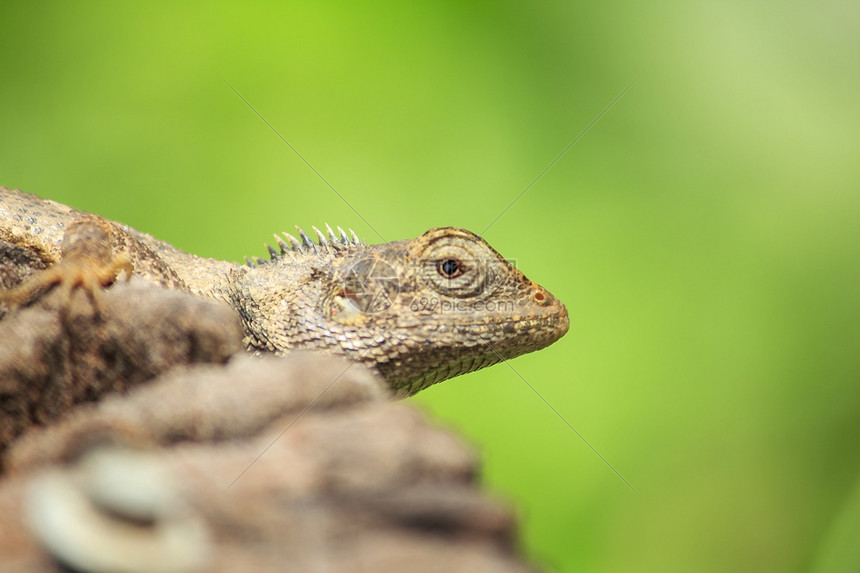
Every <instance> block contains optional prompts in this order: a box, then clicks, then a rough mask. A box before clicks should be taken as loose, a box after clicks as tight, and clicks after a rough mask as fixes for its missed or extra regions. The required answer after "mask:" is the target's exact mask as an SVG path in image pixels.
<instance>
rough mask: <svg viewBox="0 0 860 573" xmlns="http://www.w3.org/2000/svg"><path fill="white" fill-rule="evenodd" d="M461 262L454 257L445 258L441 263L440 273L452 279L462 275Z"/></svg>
mask: <svg viewBox="0 0 860 573" xmlns="http://www.w3.org/2000/svg"><path fill="white" fill-rule="evenodd" d="M460 272H461V271H460V263H458V262H457V261H456V260H454V259H445V260H444V261H442V262H441V263H439V274H441V275H442V276H443V277H445V278H446V279H452V278H454V277H456V276H459V275H460Z"/></svg>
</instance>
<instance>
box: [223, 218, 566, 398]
mask: <svg viewBox="0 0 860 573" xmlns="http://www.w3.org/2000/svg"><path fill="white" fill-rule="evenodd" d="M315 231H317V236H318V237H319V239H318V241H317V242H314V241H310V240H309V238H308V237H307V235H305V234H304V233H302V232H301V231H300V234H301V236H302V239H303V240H302V241H301V242H299V241H298V240H296V239H293V238H292V237H290V236H289V235H286V236H287V238H288V239H290V242H291V243H292V246H290V245H287V244H286V243H284V242H283V241H280V240H279V242H278V244H279V246H280V247H281V252H280V253H278V252H277V251H275V250H274V249H271V248H270V249H269V251H270V253H272V255H273V259H272V260H271V261H262V260H259V259H257V260H256V261H253V262H252V266H251V268H247V269H246V268H243V276H241V277H240V278H239V280H238V281H236V282H235V284H237V285H238V287H237V288H238V289H239V292H237V293H236V295H234V297H233V299H234V304H235V306H237V308H239V310H240V314H241V315H242V318H243V321H244V322H245V327H246V331H247V332H248V333H249V337H248V344H249V346H252V347H256V348H261V349H267V350H271V351H275V352H285V351H287V350H289V349H293V348H310V349H318V350H325V351H328V352H332V353H336V354H345V355H347V356H349V357H351V358H353V359H354V360H356V361H359V362H363V363H365V364H368V365H370V366H371V367H373V368H375V369H376V370H377V371H378V372H379V373H380V374H381V375H382V377H383V378H385V380H386V382H387V383H388V384H389V386H390V387H391V388H392V389H393V390H394V391H395V393H397V394H400V395H411V394H414V393H416V392H418V391H420V390H422V389H424V388H426V387H428V386H430V385H432V384H435V383H437V382H441V381H442V380H446V379H448V378H452V377H454V376H458V375H460V374H465V373H467V372H472V371H475V370H478V369H480V368H484V367H486V366H490V365H492V364H496V363H498V362H501V361H503V360H507V359H510V358H514V357H516V356H519V355H521V354H525V353H528V352H532V351H535V350H539V349H541V348H544V347H546V346H549V345H550V344H552V343H553V342H555V341H556V340H558V339H559V338H561V337H562V336H563V335H564V334H565V333H566V332H567V330H568V327H569V320H568V314H567V309H566V308H565V306H564V304H562V303H561V302H560V301H559V300H558V299H556V298H555V297H554V296H553V295H552V294H550V293H549V292H548V291H547V290H546V289H544V288H543V287H541V286H540V285H538V284H536V283H534V282H532V281H530V280H529V279H528V278H526V276H525V275H524V274H523V273H522V272H520V271H519V270H518V269H517V268H516V267H515V266H514V265H513V264H512V263H511V262H510V261H508V260H506V259H505V258H503V257H502V256H501V255H500V254H499V253H498V252H496V250H495V249H493V248H492V247H491V246H490V245H489V244H487V242H486V241H484V239H482V238H481V237H479V236H478V235H476V234H474V233H472V232H470V231H467V230H465V229H458V228H454V227H444V228H436V229H431V230H429V231H427V232H426V233H424V234H423V235H421V236H420V237H417V238H415V239H411V240H405V241H396V242H392V243H384V244H380V245H370V246H368V245H365V244H363V243H360V242H359V241H358V239H357V237H355V235H354V233H353V238H352V239H349V238H348V237H347V235H346V234H345V233H343V232H341V236H340V237H337V236H336V235H335V234H334V233H333V232H331V230H330V229H329V240H327V239H326V236H325V235H324V234H323V233H322V232H320V231H318V230H316V229H315Z"/></svg>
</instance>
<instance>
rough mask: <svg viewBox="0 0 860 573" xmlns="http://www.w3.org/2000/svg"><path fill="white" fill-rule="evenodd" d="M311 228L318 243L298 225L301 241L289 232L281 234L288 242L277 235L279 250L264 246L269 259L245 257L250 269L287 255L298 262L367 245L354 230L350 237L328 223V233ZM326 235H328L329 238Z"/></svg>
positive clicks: (350, 231) (267, 245) (339, 228)
mask: <svg viewBox="0 0 860 573" xmlns="http://www.w3.org/2000/svg"><path fill="white" fill-rule="evenodd" d="M311 228H312V229H313V230H314V233H315V234H316V236H317V241H316V242H315V241H314V240H313V239H311V238H310V237H309V236H308V234H307V233H305V232H304V231H303V230H302V229H301V227H299V226H298V225H296V231H297V232H298V234H299V237H301V240H299V239H297V238H296V237H294V236H293V235H291V234H289V233H287V232H282V233H281V234H282V235H283V237H284V239H286V241H284V239H282V238H281V237H279V236H278V235H277V234H275V235H273V236H274V237H275V244H276V245H277V247H278V248H277V249H275V248H274V247H272V246H271V245H269V244H268V243H263V246H264V247H265V248H266V251H268V253H269V259H261V258H260V257H245V262H246V263H247V264H248V266H249V267H255V266H259V265H264V264H267V263H271V262H273V261H280V260H282V259H283V258H284V257H285V256H287V255H289V257H290V259H292V260H296V259H297V258H298V257H302V256H308V255H319V254H321V252H325V253H326V254H329V255H336V254H337V253H339V252H341V251H345V250H350V249H355V248H357V247H361V246H365V245H366V244H367V243H365V242H363V241H361V240H360V239H359V238H358V235H357V234H356V233H355V231H353V230H352V229H349V235H347V232H346V231H344V230H343V228H342V227H337V230H338V233H339V235H338V234H336V233H335V232H334V230H333V229H332V228H331V227H330V226H329V224H328V223H326V224H325V229H326V233H323V232H322V231H321V230H319V229H318V228H317V227H315V226H313V225H312V226H311ZM326 234H327V235H328V236H327V237H326Z"/></svg>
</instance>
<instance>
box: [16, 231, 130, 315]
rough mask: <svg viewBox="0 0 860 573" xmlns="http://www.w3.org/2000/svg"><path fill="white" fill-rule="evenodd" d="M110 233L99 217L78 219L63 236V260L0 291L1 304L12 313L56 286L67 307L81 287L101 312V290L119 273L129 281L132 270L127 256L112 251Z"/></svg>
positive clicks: (123, 253)
mask: <svg viewBox="0 0 860 573" xmlns="http://www.w3.org/2000/svg"><path fill="white" fill-rule="evenodd" d="M111 232H112V230H111V228H110V224H109V223H108V222H107V221H105V220H104V219H102V218H101V217H98V216H95V215H84V216H81V217H79V218H78V219H76V220H75V221H74V222H73V223H72V224H71V225H69V228H68V230H67V231H66V234H65V236H64V237H63V248H62V252H63V257H62V259H61V260H60V261H59V262H58V263H57V264H55V265H54V266H52V267H50V268H47V269H45V270H43V271H40V272H38V273H36V274H35V275H34V276H33V277H31V278H30V279H29V280H27V281H25V282H24V283H23V284H21V285H19V286H17V287H15V288H14V289H11V290H8V291H5V292H0V302H3V303H5V304H6V305H7V306H8V307H9V309H10V310H11V309H13V308H16V307H19V306H23V305H25V304H27V303H29V302H31V301H33V300H35V299H36V298H37V297H38V296H39V295H40V294H41V293H43V292H44V291H45V290H46V289H50V288H53V287H55V286H59V287H60V288H61V292H62V293H63V295H62V301H63V302H62V304H63V306H66V305H68V303H69V301H70V300H71V297H72V293H73V292H74V290H75V289H76V288H81V289H83V290H84V292H86V293H87V296H88V297H89V299H90V301H91V302H92V304H93V307H94V308H95V309H96V311H97V312H99V313H101V311H102V304H101V301H100V299H99V296H100V292H101V289H102V288H104V287H107V286H110V285H111V284H113V283H114V282H115V281H116V280H117V278H118V277H119V273H120V272H121V271H125V272H126V276H127V277H129V278H130V277H131V273H132V271H133V266H132V263H131V258H130V257H129V255H128V254H127V253H125V252H118V253H117V252H115V251H114V250H113V248H112V246H111V242H110V236H111Z"/></svg>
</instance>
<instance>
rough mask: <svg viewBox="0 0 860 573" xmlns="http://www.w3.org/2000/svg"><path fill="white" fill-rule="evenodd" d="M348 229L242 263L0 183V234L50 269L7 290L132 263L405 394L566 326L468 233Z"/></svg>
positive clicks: (88, 278) (255, 333)
mask: <svg viewBox="0 0 860 573" xmlns="http://www.w3.org/2000/svg"><path fill="white" fill-rule="evenodd" d="M338 230H339V231H340V232H339V234H336V233H334V232H333V231H332V230H331V229H330V228H328V227H326V231H327V232H326V233H323V232H320V231H319V230H317V229H314V231H315V233H316V236H317V239H316V241H312V240H311V239H310V238H309V237H308V236H307V235H305V234H304V233H303V232H302V231H299V235H300V237H301V240H299V239H295V238H293V237H292V236H291V235H288V234H286V233H285V234H284V238H285V239H286V241H284V240H283V239H281V238H279V237H278V236H275V240H276V242H277V245H278V249H274V248H271V247H268V246H267V248H268V250H269V252H270V254H271V259H270V260H261V259H254V260H249V264H248V265H247V266H245V265H237V264H234V263H230V262H226V261H217V260H214V259H205V258H201V257H197V256H194V255H191V254H188V253H185V252H183V251H180V250H179V249H176V248H174V247H172V246H170V245H168V244H167V243H164V242H162V241H159V240H157V239H154V238H153V237H151V236H149V235H147V234H144V233H141V232H139V231H136V230H134V229H132V228H130V227H127V226H124V225H121V224H119V223H113V222H111V221H107V220H106V219H103V218H101V217H98V216H95V215H89V214H84V213H82V212H80V211H76V210H74V209H71V208H70V207H66V206H64V205H60V204H59V203H55V202H53V201H49V200H44V199H41V198H39V197H36V196H34V195H29V194H26V193H22V192H21V191H15V190H9V189H5V188H2V187H0V241H5V243H6V244H7V245H6V246H7V247H8V248H22V249H26V250H27V251H28V252H29V253H31V254H32V255H34V256H35V257H37V258H38V259H40V260H41V261H42V262H43V263H44V264H45V265H48V266H49V267H51V268H48V269H47V270H45V271H42V273H41V274H37V275H36V278H35V279H33V281H32V282H30V283H26V284H24V285H22V286H20V287H19V288H18V289H16V290H14V291H12V292H11V293H9V292H7V294H6V295H5V297H4V298H5V299H6V300H7V301H10V302H19V301H22V300H26V299H27V298H30V297H31V296H32V295H33V293H35V292H37V291H38V290H39V289H40V288H42V287H44V286H48V285H50V284H54V283H57V282H59V283H63V282H64V277H71V278H68V279H67V280H66V282H68V281H71V282H72V283H73V284H72V286H77V285H81V286H83V287H84V288H87V289H92V288H97V287H99V286H107V285H108V284H109V283H110V282H112V281H113V280H114V279H115V278H116V274H117V272H118V271H119V270H120V269H127V268H129V267H128V263H129V262H130V264H131V267H133V269H134V270H133V277H134V279H135V280H145V281H149V282H152V283H155V284H158V285H161V286H165V287H168V288H174V289H178V290H182V291H185V292H188V293H191V294H194V295H197V296H201V297H206V298H213V299H217V300H220V301H223V302H225V303H227V304H229V305H230V306H231V307H233V309H235V310H236V312H238V314H239V316H240V318H241V320H242V323H243V325H244V327H245V332H246V339H245V342H246V344H247V346H248V348H249V349H250V350H259V351H270V352H274V353H276V354H283V353H285V352H287V351H289V350H290V349H294V348H305V349H313V350H320V351H323V352H327V353H331V354H343V355H346V356H348V357H351V358H353V359H354V360H357V361H360V362H363V363H365V364H368V365H370V366H372V367H374V368H375V369H376V370H377V371H378V372H379V373H380V374H381V375H382V377H383V378H384V379H385V380H386V381H387V382H388V384H389V386H390V387H391V388H392V389H393V390H394V391H395V393H397V394H399V395H411V394H414V393H416V392H418V391H420V390H423V389H424V388H426V387H428V386H430V385H432V384H435V383H437V382H441V381H442V380H446V379H448V378H452V377H454V376H457V375H459V374H464V373H467V372H472V371H474V370H478V369H479V368H484V367H486V366H490V365H492V364H495V363H497V362H500V361H502V360H507V359H509V358H514V357H516V356H519V355H521V354H525V353H527V352H532V351H535V350H539V349H541V348H544V347H546V346H548V345H550V344H552V343H553V342H555V341H556V340H558V339H559V338H561V337H562V336H563V335H564V334H565V333H566V332H567V330H568V326H569V321H568V315H567V309H566V308H565V306H564V305H563V304H562V303H561V302H560V301H559V300H558V299H556V298H555V297H553V296H552V295H551V294H550V293H549V292H548V291H547V290H546V289H544V288H543V287H541V286H539V285H538V284H536V283H533V282H532V281H530V280H529V279H528V278H526V277H525V275H523V274H522V273H521V272H520V271H519V270H518V269H516V268H515V267H514V266H513V265H511V264H510V263H509V262H508V261H506V260H505V259H504V258H503V257H502V256H501V255H500V254H499V253H498V252H496V251H495V250H494V249H493V248H492V247H490V245H488V244H487V242H486V241H484V240H483V239H482V238H481V237H479V236H477V235H475V234H474V233H472V232H470V231H466V230H464V229H457V228H454V227H442V228H436V229H431V230H429V231H427V232H426V233H424V234H423V235H421V236H420V237H417V238H415V239H410V240H403V241H395V242H391V243H384V244H381V245H369V246H368V245H365V244H363V243H361V242H360V241H359V240H358V238H357V237H356V236H355V234H354V233H352V236H351V237H350V236H348V235H347V234H346V233H344V232H343V231H342V230H341V229H338ZM91 243H96V244H91ZM0 264H5V262H3V261H0ZM53 265H55V266H53ZM52 266H53V267H52ZM10 286H11V285H10ZM66 286H67V288H71V287H69V286H68V285H66Z"/></svg>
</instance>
